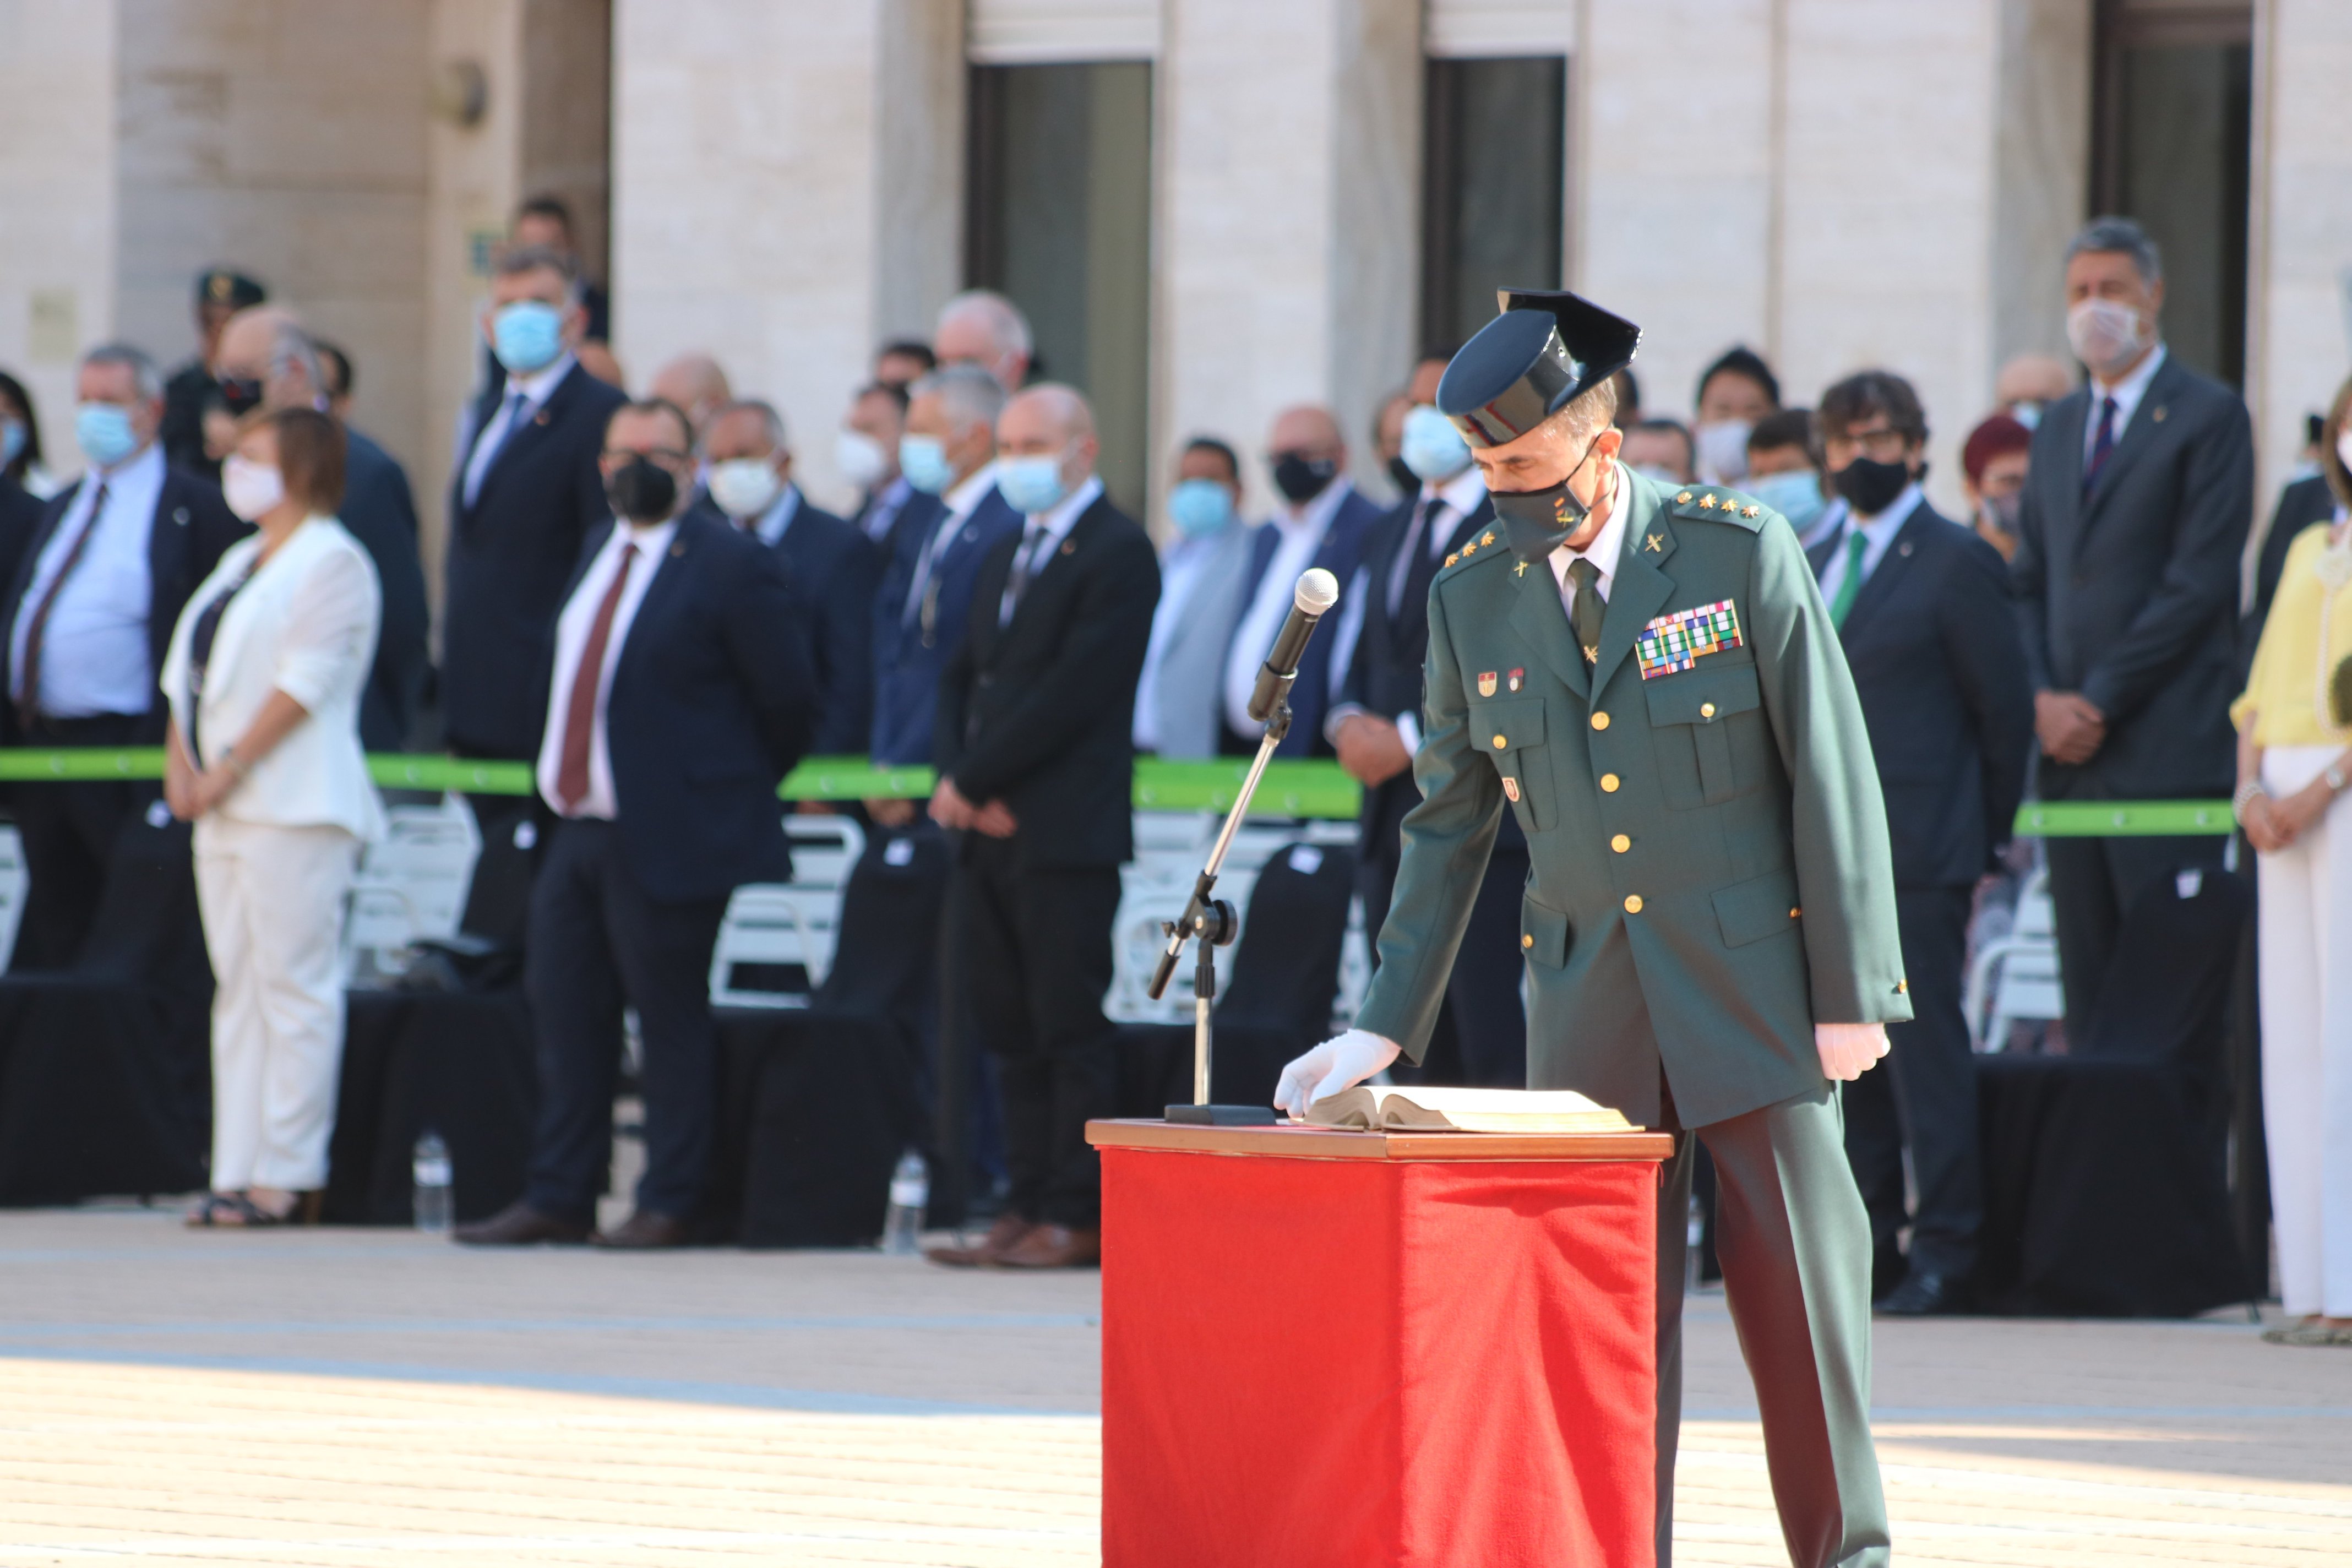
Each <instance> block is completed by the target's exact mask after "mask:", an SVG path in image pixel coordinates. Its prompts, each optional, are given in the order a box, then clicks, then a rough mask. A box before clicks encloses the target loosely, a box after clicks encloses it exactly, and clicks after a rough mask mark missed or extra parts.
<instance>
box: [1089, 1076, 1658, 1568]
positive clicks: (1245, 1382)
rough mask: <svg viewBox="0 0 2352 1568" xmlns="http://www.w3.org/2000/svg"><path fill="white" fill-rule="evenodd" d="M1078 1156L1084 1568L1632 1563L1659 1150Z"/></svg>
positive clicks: (1187, 1141)
mask: <svg viewBox="0 0 2352 1568" xmlns="http://www.w3.org/2000/svg"><path fill="white" fill-rule="evenodd" d="M1087 1136H1088V1138H1089V1139H1090V1140H1091V1141H1093V1142H1095V1143H1096V1144H1097V1145H1098V1146H1100V1147H1101V1150H1102V1163H1103V1562H1104V1564H1105V1568H1161V1565H1166V1568H1178V1565H1180V1564H1181V1565H1182V1568H1206V1565H1210V1564H1214V1565H1215V1568H1244V1565H1248V1564H1260V1563H1262V1564H1266V1565H1268V1568H1276V1565H1278V1568H1324V1565H1328V1568H1381V1565H1389V1564H1394V1565H1396V1568H1454V1565H1460V1568H1506V1565H1509V1564H1522V1563H1523V1564H1528V1565H1529V1568H1533V1565H1535V1564H1543V1565H1545V1568H1555V1565H1561V1564H1576V1565H1579V1568H1583V1565H1588V1564H1589V1565H1591V1568H1601V1565H1607V1568H1636V1565H1647V1564H1649V1563H1651V1562H1652V1558H1653V1539H1652V1537H1653V1531H1654V1519H1655V1507H1654V1489H1655V1484H1656V1466H1655V1458H1654V1428H1655V1421H1656V1405H1657V1368H1656V1355H1655V1352H1656V1321H1655V1301H1656V1294H1657V1275H1656V1263H1655V1257H1656V1246H1657V1193H1658V1162H1659V1161H1660V1160H1661V1159H1663V1158H1664V1156H1665V1155H1666V1154H1667V1153H1669V1152H1671V1149H1672V1142H1671V1140H1669V1139H1668V1138H1666V1137H1665V1136H1664V1135H1662V1134H1655V1133H1633V1134H1625V1133H1618V1134H1611V1135H1600V1136H1590V1135H1588V1136H1546V1137H1526V1136H1518V1135H1508V1136H1505V1135H1495V1134H1476V1133H1461V1132H1451V1133H1423V1134H1399V1133H1377V1132H1334V1131H1324V1130H1310V1129H1306V1128H1289V1127H1282V1128H1212V1127H1195V1126H1181V1127H1180V1126H1171V1125H1170V1124H1168V1123H1164V1122H1157V1121H1100V1122H1094V1123H1091V1124H1089V1126H1088V1129H1087Z"/></svg>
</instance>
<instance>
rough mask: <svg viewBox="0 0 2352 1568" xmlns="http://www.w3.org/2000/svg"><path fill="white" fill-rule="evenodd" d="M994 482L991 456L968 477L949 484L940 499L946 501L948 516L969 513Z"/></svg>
mask: <svg viewBox="0 0 2352 1568" xmlns="http://www.w3.org/2000/svg"><path fill="white" fill-rule="evenodd" d="M995 483H996V461H995V459H994V458H991V459H989V460H988V461H987V462H985V463H982V465H981V466H980V467H978V468H974V469H973V470H972V471H971V476H970V477H969V478H967V479H959V480H957V481H956V482H955V483H954V484H952V485H950V486H949V487H948V492H947V494H945V495H944V496H941V497H940V500H943V501H945V502H947V507H948V513H949V515H950V516H951V517H955V518H958V519H962V518H965V517H968V516H970V515H971V510H972V509H973V508H974V507H976V506H978V505H979V504H980V503H981V500H982V498H984V497H985V496H986V495H987V494H988V492H989V490H990V489H991V488H992V486H994V484H995Z"/></svg>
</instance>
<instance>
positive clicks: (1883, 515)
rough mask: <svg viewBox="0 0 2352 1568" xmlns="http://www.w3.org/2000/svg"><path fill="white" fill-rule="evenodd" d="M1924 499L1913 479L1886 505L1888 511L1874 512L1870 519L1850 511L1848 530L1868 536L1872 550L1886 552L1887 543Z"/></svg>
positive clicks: (1916, 482)
mask: <svg viewBox="0 0 2352 1568" xmlns="http://www.w3.org/2000/svg"><path fill="white" fill-rule="evenodd" d="M1924 499H1926V498H1925V497H1924V496H1922V495H1921V493H1920V490H1919V481H1918V480H1916V479H1913V480H1912V481H1911V482H1910V483H1909V484H1906V485H1905V486H1904V487H1903V489H1902V490H1901V491H1900V492H1899V493H1897V494H1896V496H1895V499H1894V500H1891V501H1889V502H1887V503H1886V510H1884V511H1874V512H1872V513H1871V514H1870V515H1869V516H1868V517H1864V516H1863V515H1862V514H1861V513H1860V512H1858V511H1853V510H1848V511H1847V513H1846V529H1847V530H1849V531H1859V532H1862V533H1865V534H1868V535H1869V536H1870V542H1871V546H1872V548H1873V549H1875V550H1884V549H1885V548H1886V546H1885V541H1886V540H1888V539H1891V538H1893V537H1894V535H1895V530H1896V529H1898V528H1900V527H1902V526H1903V524H1904V521H1905V520H1906V519H1907V518H1909V517H1910V515H1911V511H1912V509H1913V508H1914V507H1916V506H1917V505H1918V504H1919V502H1920V501H1921V500H1924Z"/></svg>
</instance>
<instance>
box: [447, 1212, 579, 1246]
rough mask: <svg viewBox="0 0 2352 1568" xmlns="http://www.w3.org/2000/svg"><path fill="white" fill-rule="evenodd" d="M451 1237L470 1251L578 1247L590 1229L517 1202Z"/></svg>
mask: <svg viewBox="0 0 2352 1568" xmlns="http://www.w3.org/2000/svg"><path fill="white" fill-rule="evenodd" d="M449 1234H450V1236H451V1237H453V1238H454V1239H456V1240H457V1241H462V1242H464V1243H465V1244H466V1245H467V1246H468V1247H535V1246H537V1245H539V1244H540V1243H541V1242H548V1241H552V1242H559V1243H562V1244H565V1245H569V1246H574V1247H576V1246H578V1245H579V1244H580V1243H581V1242H583V1241H585V1240H587V1239H588V1227H587V1226H584V1225H583V1224H581V1223H580V1222H579V1221H578V1220H570V1219H558V1218H557V1217H556V1216H555V1215H551V1214H544V1213H541V1211H540V1210H538V1209H535V1208H533V1207H531V1206H530V1204H528V1203H525V1202H522V1201H520V1200H517V1201H516V1202H514V1203H510V1204H509V1205H507V1206H506V1207H504V1208H502V1209H500V1210H499V1212H498V1213H496V1214H494V1215H491V1216H490V1217H489V1218H488V1219H484V1220H476V1221H475V1222H474V1223H473V1224H471V1225H461V1226H457V1228H456V1229H455V1230H453V1231H451V1232H450V1233H449Z"/></svg>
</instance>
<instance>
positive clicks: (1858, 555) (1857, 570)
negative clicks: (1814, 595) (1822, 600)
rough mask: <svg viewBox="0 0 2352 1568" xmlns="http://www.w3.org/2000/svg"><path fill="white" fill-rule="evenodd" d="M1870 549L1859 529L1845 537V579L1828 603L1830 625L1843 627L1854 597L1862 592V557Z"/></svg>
mask: <svg viewBox="0 0 2352 1568" xmlns="http://www.w3.org/2000/svg"><path fill="white" fill-rule="evenodd" d="M1869 548H1870V541H1869V540H1868V539H1867V538H1865V537H1864V535H1863V531H1862V530H1860V529H1858V528H1857V529H1855V530H1854V531H1853V532H1852V533H1849V534H1847V535H1846V536H1845V578H1844V580H1843V582H1841V583H1839V584H1838V591H1837V597H1836V598H1834V599H1832V600H1831V601H1830V625H1832V626H1839V627H1843V626H1844V625H1845V617H1846V616H1847V614H1848V613H1849V612H1850V611H1852V610H1853V601H1854V595H1857V594H1860V593H1861V592H1862V557H1863V552H1865V551H1867V550H1868V549H1869Z"/></svg>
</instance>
